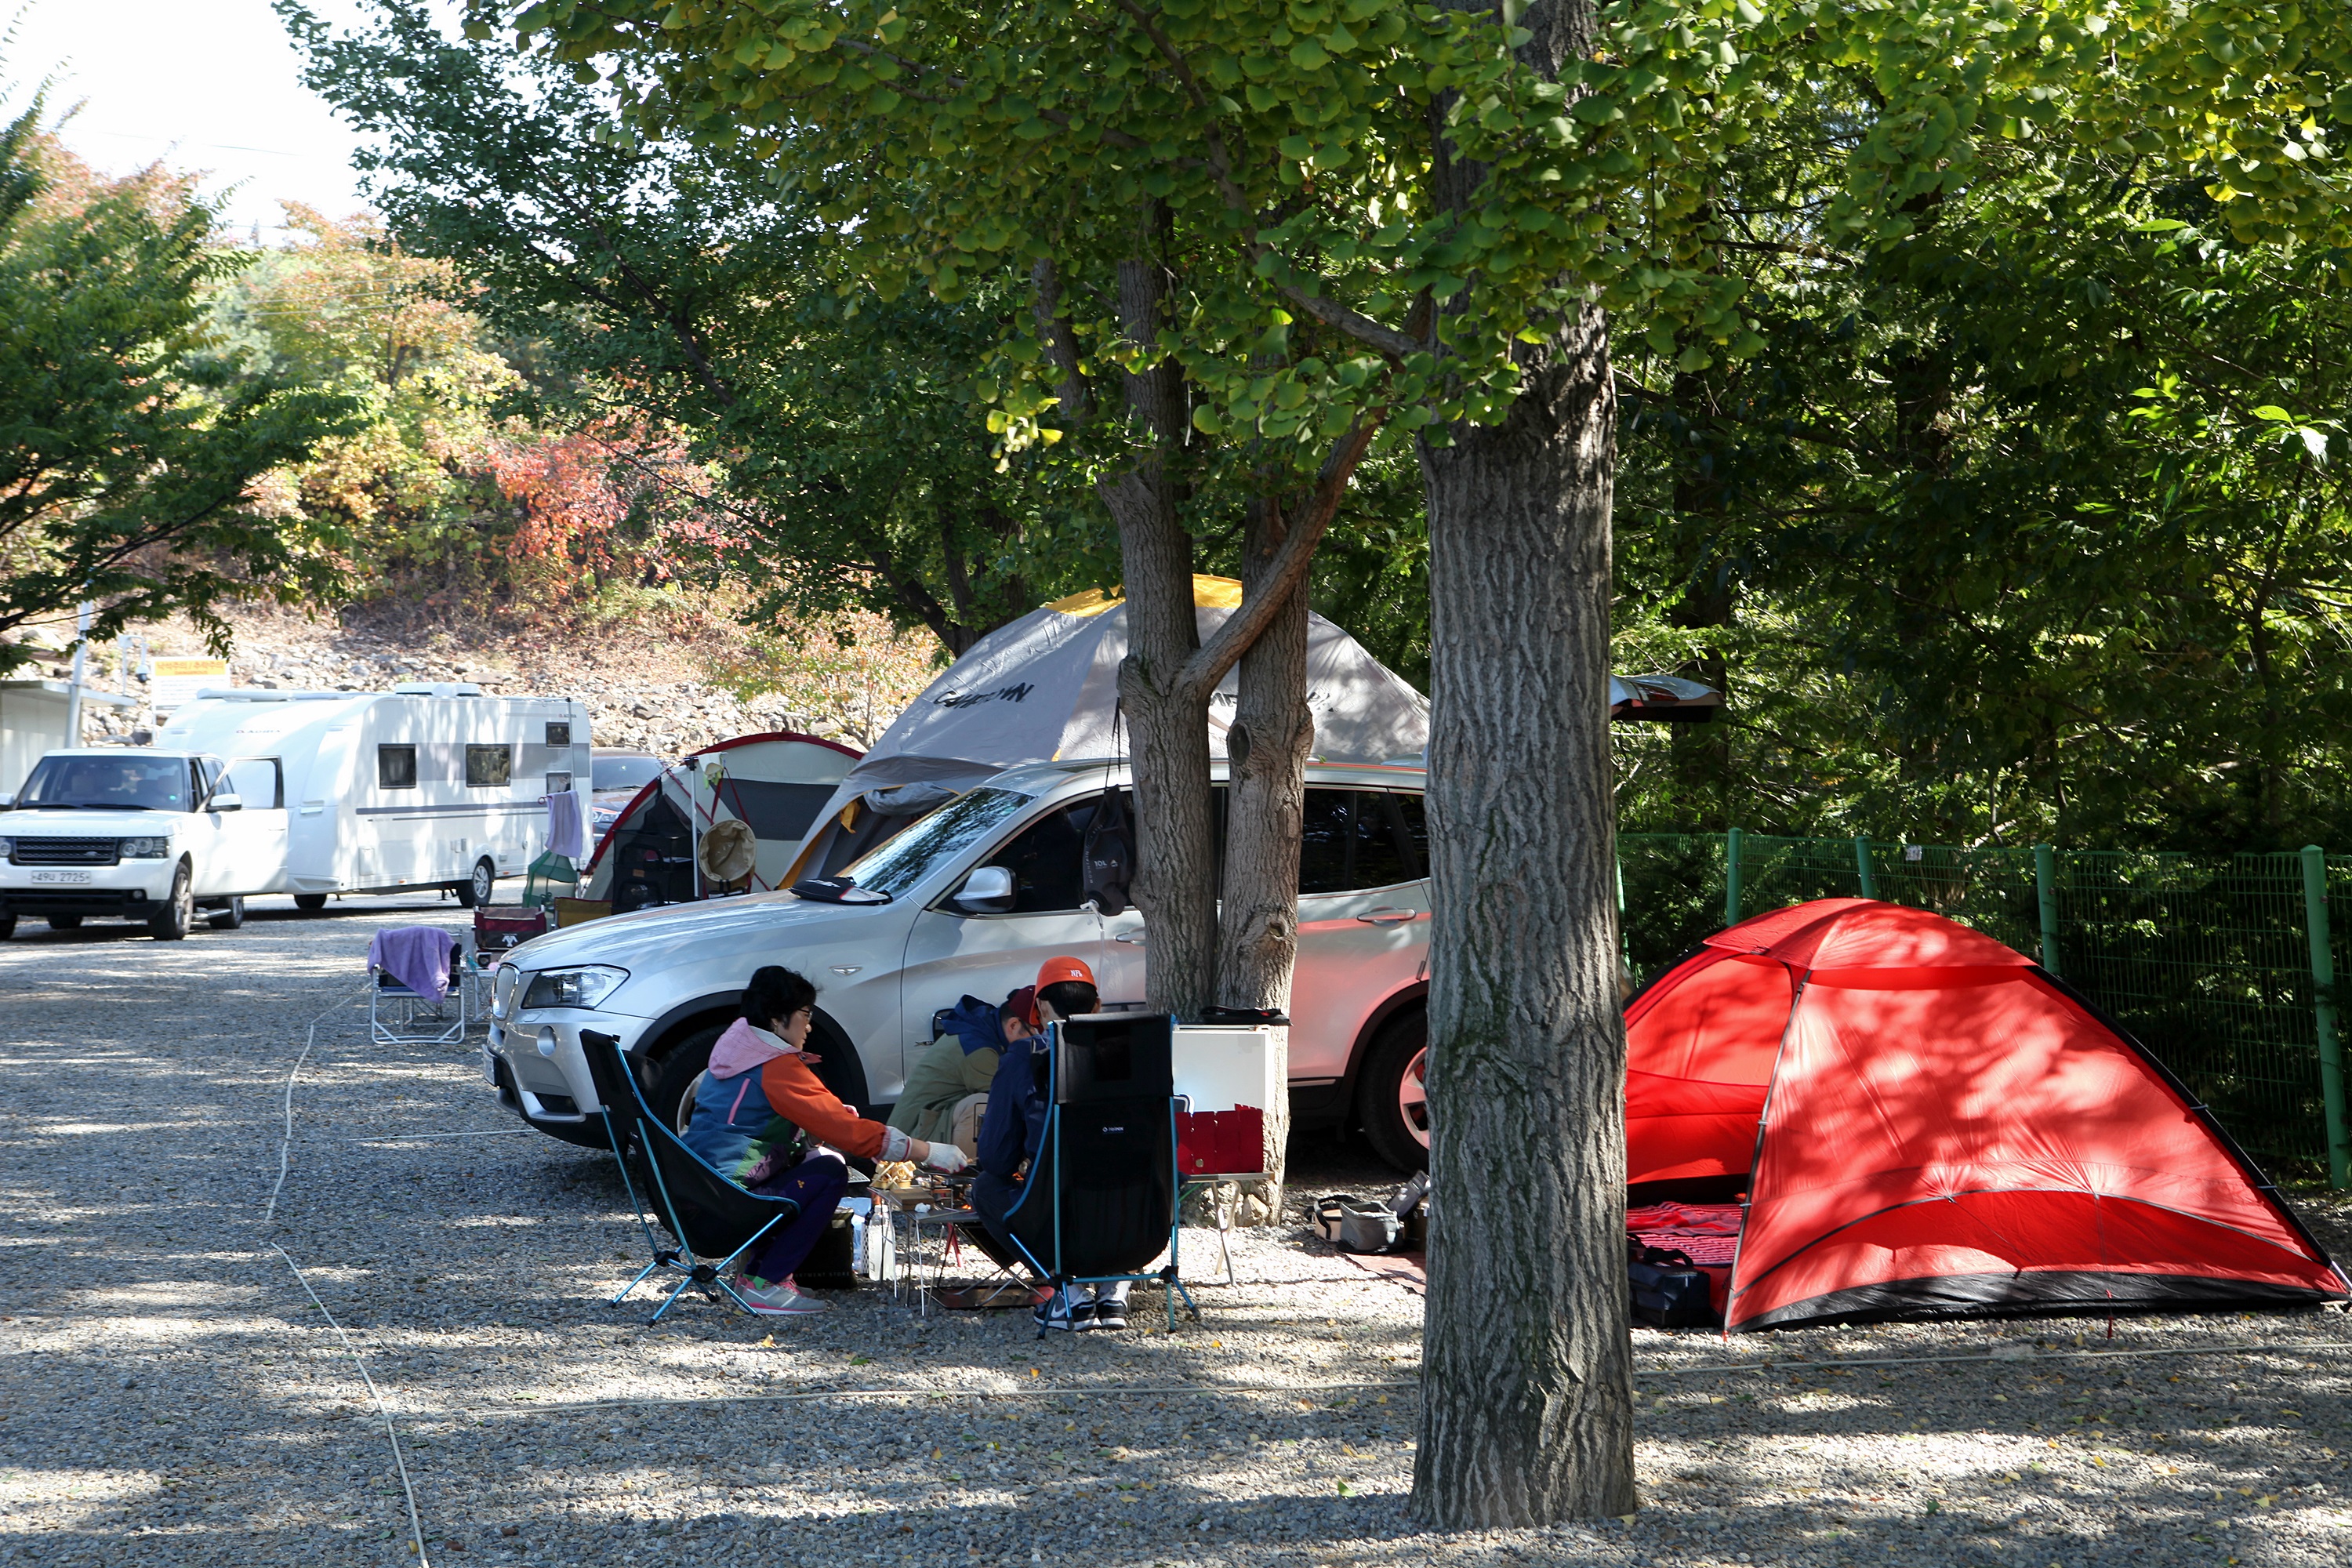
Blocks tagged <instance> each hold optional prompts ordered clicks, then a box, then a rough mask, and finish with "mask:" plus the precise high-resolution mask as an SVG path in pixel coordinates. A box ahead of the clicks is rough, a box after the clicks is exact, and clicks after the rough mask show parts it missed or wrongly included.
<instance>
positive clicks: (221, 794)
mask: <svg viewBox="0 0 2352 1568" xmlns="http://www.w3.org/2000/svg"><path fill="white" fill-rule="evenodd" d="M244 809H245V802H244V801H242V800H240V799H238V798H237V794H236V791H235V790H233V789H225V790H220V791H217V792H215V795H213V797H212V799H210V800H208V801H206V802H205V810H206V811H243V810H244Z"/></svg>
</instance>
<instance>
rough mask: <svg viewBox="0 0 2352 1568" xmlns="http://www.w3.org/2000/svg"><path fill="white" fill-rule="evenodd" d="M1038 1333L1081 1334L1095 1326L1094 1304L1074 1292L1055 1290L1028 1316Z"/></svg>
mask: <svg viewBox="0 0 2352 1568" xmlns="http://www.w3.org/2000/svg"><path fill="white" fill-rule="evenodd" d="M1029 1315H1030V1317H1031V1318H1032V1319H1034V1321H1036V1324H1037V1329H1038V1331H1039V1332H1040V1333H1044V1332H1046V1331H1052V1332H1055V1333H1071V1332H1083V1331H1086V1330H1087V1329H1091V1328H1093V1327H1094V1326H1095V1304H1094V1303H1093V1302H1092V1301H1089V1300H1087V1299H1086V1298H1085V1297H1083V1296H1080V1295H1079V1294H1078V1293H1077V1292H1076V1291H1075V1290H1069V1289H1062V1290H1056V1291H1055V1292H1054V1293H1053V1295H1051V1296H1049V1297H1047V1298H1046V1299H1045V1300H1043V1301H1040V1302H1038V1303H1037V1310H1035V1311H1034V1312H1032V1313H1030V1314H1029Z"/></svg>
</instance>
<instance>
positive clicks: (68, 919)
mask: <svg viewBox="0 0 2352 1568" xmlns="http://www.w3.org/2000/svg"><path fill="white" fill-rule="evenodd" d="M49 929H50V930H51V931H79V930H81V917H80V916H79V915H51V916H50V917H49Z"/></svg>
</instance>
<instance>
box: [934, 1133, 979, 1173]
mask: <svg viewBox="0 0 2352 1568" xmlns="http://www.w3.org/2000/svg"><path fill="white" fill-rule="evenodd" d="M970 1163H971V1161H969V1160H967V1159H965V1158H964V1157H963V1151H962V1150H961V1149H959V1148H957V1147H956V1146H955V1145H954V1144H952V1143H950V1142H948V1141H947V1140H946V1139H944V1138H939V1139H934V1140H932V1142H931V1152H929V1153H928V1154H926V1155H924V1156H923V1168H924V1169H925V1170H927V1171H937V1172H939V1173H940V1174H941V1175H945V1176H952V1175H954V1174H955V1173H957V1172H958V1171H961V1170H962V1169H963V1168H964V1167H965V1166H966V1165H969V1164H970Z"/></svg>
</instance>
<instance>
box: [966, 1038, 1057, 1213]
mask: <svg viewBox="0 0 2352 1568" xmlns="http://www.w3.org/2000/svg"><path fill="white" fill-rule="evenodd" d="M1031 1054H1032V1053H1031V1052H1030V1051H1028V1050H1027V1049H1025V1048H1024V1047H1023V1046H1022V1045H1019V1044H1016V1045H1013V1046H1011V1047H1007V1048H1006V1050H1005V1052H1004V1056H1003V1059H1001V1060H1000V1061H999V1062H998V1063H997V1064H996V1077H995V1079H993V1080H992V1081H991V1082H990V1084H989V1086H988V1111H987V1114H986V1115H985V1116H984V1117H982V1120H981V1124H980V1168H981V1169H982V1170H983V1171H985V1172H987V1173H989V1174H990V1175H992V1176H1001V1177H1003V1178H1004V1179H1005V1180H1008V1181H1009V1180H1011V1179H1012V1178H1013V1176H1015V1175H1017V1174H1019V1173H1020V1171H1021V1165H1022V1162H1024V1160H1026V1159H1028V1158H1029V1156H1030V1154H1031V1152H1033V1150H1034V1146H1035V1145H1036V1143H1037V1142H1039V1141H1040V1140H1041V1139H1042V1137H1043V1136H1044V1131H1045V1128H1044V1125H1043V1122H1044V1119H1043V1118H1042V1117H1041V1118H1039V1126H1038V1128H1037V1130H1036V1131H1031V1130H1030V1127H1029V1122H1028V1112H1029V1108H1030V1101H1031V1100H1032V1099H1033V1098H1034V1093H1035V1091H1034V1089H1031V1088H1030V1071H1029V1058H1030V1056H1031Z"/></svg>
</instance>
